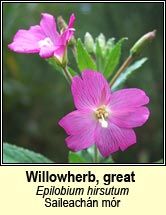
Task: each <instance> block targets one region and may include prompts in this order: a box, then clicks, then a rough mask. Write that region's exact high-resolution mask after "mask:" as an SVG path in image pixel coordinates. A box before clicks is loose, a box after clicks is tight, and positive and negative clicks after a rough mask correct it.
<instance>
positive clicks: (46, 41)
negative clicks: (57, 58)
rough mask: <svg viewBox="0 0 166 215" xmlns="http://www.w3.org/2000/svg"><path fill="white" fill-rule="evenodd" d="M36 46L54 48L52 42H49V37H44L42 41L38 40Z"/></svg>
mask: <svg viewBox="0 0 166 215" xmlns="http://www.w3.org/2000/svg"><path fill="white" fill-rule="evenodd" d="M38 45H39V47H40V48H42V47H52V46H54V44H53V42H52V41H51V39H50V38H49V37H46V38H45V39H44V40H40V41H39V42H38Z"/></svg>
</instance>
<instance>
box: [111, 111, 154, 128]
mask: <svg viewBox="0 0 166 215" xmlns="http://www.w3.org/2000/svg"><path fill="white" fill-rule="evenodd" d="M149 114H150V112H149V109H148V108H146V107H137V108H133V109H132V108H131V109H130V110H129V109H128V110H127V111H125V110H124V109H123V108H122V110H121V111H120V110H119V111H113V112H112V113H111V116H110V120H111V122H112V123H114V124H116V125H117V126H119V127H123V128H134V127H139V126H142V125H143V124H144V123H145V122H146V121H147V120H148V118H149Z"/></svg>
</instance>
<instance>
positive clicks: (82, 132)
mask: <svg viewBox="0 0 166 215" xmlns="http://www.w3.org/2000/svg"><path fill="white" fill-rule="evenodd" d="M71 90H72V95H73V98H74V104H75V106H76V108H77V110H75V111H73V112H71V113H69V114H68V115H66V116H65V117H63V118H62V119H61V120H60V122H59V125H60V126H61V127H63V128H64V129H65V131H66V132H67V134H68V135H69V137H67V138H66V143H67V146H68V147H69V148H70V149H71V150H74V151H79V150H83V149H86V148H88V147H90V146H91V145H93V144H94V143H95V144H96V146H97V148H98V149H99V151H100V153H101V154H102V155H103V156H104V157H107V156H108V155H110V154H111V153H113V152H116V151H118V150H119V149H121V150H122V151H123V150H125V149H126V148H128V147H129V146H131V145H132V144H134V143H136V135H135V132H134V130H133V129H132V128H134V127H139V126H142V125H143V124H144V123H145V122H146V121H147V119H148V117H149V110H148V108H147V107H144V106H143V105H145V104H147V103H148V102H149V98H148V96H146V94H145V92H144V91H142V90H140V89H136V88H131V89H123V90H119V91H116V92H113V93H111V92H110V87H109V85H108V83H107V81H106V79H105V78H104V76H103V75H102V74H101V73H99V72H94V71H91V70H85V71H83V72H82V79H81V78H80V77H78V76H75V77H74V78H73V80H72V86H71Z"/></svg>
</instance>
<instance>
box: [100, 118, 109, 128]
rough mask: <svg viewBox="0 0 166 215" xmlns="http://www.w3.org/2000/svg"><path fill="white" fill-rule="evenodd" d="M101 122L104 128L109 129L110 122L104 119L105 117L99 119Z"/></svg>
mask: <svg viewBox="0 0 166 215" xmlns="http://www.w3.org/2000/svg"><path fill="white" fill-rule="evenodd" d="M99 122H100V124H101V127H102V128H108V122H107V121H106V120H105V119H104V117H103V116H102V118H101V119H99Z"/></svg>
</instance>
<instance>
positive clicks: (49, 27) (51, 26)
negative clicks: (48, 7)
mask: <svg viewBox="0 0 166 215" xmlns="http://www.w3.org/2000/svg"><path fill="white" fill-rule="evenodd" d="M40 26H41V28H42V30H43V32H44V34H45V36H46V37H49V38H50V39H51V40H52V42H53V43H55V41H56V38H57V37H58V36H59V33H58V32H57V29H56V23H55V19H54V17H53V16H52V15H50V14H48V13H42V19H41V21H40Z"/></svg>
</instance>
